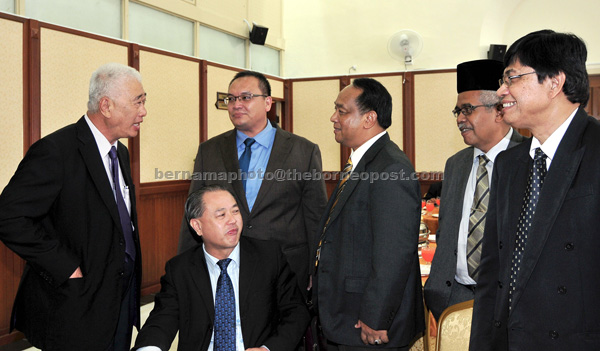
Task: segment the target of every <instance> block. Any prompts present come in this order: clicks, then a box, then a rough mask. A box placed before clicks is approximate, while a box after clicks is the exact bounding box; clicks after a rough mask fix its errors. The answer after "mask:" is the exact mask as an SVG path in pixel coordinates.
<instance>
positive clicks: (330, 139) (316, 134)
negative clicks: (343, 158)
mask: <svg viewBox="0 0 600 351" xmlns="http://www.w3.org/2000/svg"><path fill="white" fill-rule="evenodd" d="M339 92H340V81H339V80H338V79H330V80H315V81H299V82H294V83H293V95H294V97H293V116H294V117H293V119H294V134H298V135H300V136H303V137H305V138H307V139H308V140H310V141H312V142H313V143H317V144H318V145H319V148H320V149H321V158H322V159H323V170H324V171H339V170H340V144H338V143H337V142H336V141H335V137H334V134H333V123H331V122H330V121H329V118H331V115H332V114H333V111H334V110H333V107H334V102H335V99H336V98H337V95H338V94H339Z"/></svg>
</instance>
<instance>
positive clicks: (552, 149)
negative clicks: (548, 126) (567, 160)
mask: <svg viewBox="0 0 600 351" xmlns="http://www.w3.org/2000/svg"><path fill="white" fill-rule="evenodd" d="M578 109H579V108H576V109H575V111H573V112H572V113H571V115H570V116H569V118H567V119H566V120H565V121H564V122H563V123H562V124H561V125H560V127H558V128H556V130H555V131H554V132H553V133H552V134H551V135H550V137H548V139H546V141H545V142H544V144H540V141H539V140H538V138H536V137H535V136H533V137H532V138H531V147H530V148H529V155H530V156H531V158H534V156H535V149H537V148H538V147H540V148H542V151H543V152H544V154H546V157H548V158H549V159H550V161H552V159H553V158H554V154H555V153H556V149H558V145H559V144H560V141H561V140H562V138H563V137H564V136H565V133H566V132H567V129H568V128H569V125H570V124H571V122H572V121H573V117H575V114H576V113H577V110H578Z"/></svg>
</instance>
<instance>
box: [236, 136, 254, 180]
mask: <svg viewBox="0 0 600 351" xmlns="http://www.w3.org/2000/svg"><path fill="white" fill-rule="evenodd" d="M255 142H256V140H254V139H252V138H247V139H246V140H244V144H245V145H246V149H245V150H244V153H242V156H240V171H241V174H242V185H243V186H244V190H246V179H247V178H248V167H249V166H250V157H251V156H252V149H251V147H252V144H254V143H255Z"/></svg>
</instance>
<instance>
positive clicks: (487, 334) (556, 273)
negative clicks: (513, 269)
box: [470, 108, 600, 351]
mask: <svg viewBox="0 0 600 351" xmlns="http://www.w3.org/2000/svg"><path fill="white" fill-rule="evenodd" d="M530 145H531V141H527V142H524V143H522V144H521V145H519V146H516V147H514V148H512V149H510V150H507V151H505V152H504V153H502V154H501V155H499V156H498V158H497V159H496V165H495V167H494V176H493V179H492V190H491V196H490V206H489V209H488V215H487V221H486V227H485V236H484V243H483V253H482V258H481V267H482V271H481V275H480V279H479V280H480V281H479V282H478V288H477V292H476V294H475V306H474V311H473V324H472V329H471V346H470V349H471V350H477V351H480V350H600V337H599V336H600V314H599V313H598V311H600V275H599V274H600V273H599V272H600V270H599V268H600V255H598V248H600V216H599V215H598V214H599V213H600V196H598V194H599V193H600V176H599V175H600V161H599V159H598V157H599V155H600V124H599V123H598V121H597V120H595V119H594V118H592V117H589V116H588V115H587V114H586V113H585V111H584V110H583V108H580V109H579V111H578V112H577V113H576V115H575V117H574V118H573V120H572V122H571V124H570V126H569V128H568V129H567V131H566V133H565V135H564V137H563V139H562V141H561V142H560V145H559V146H558V149H557V150H556V154H555V155H554V158H553V159H552V163H551V164H550V169H549V170H548V173H547V174H546V177H545V179H544V185H543V187H542V190H541V193H540V197H539V200H538V204H537V208H536V213H535V215H534V217H533V223H532V226H531V229H530V231H529V234H528V239H527V244H526V247H525V251H524V253H523V258H522V260H521V266H520V272H519V275H518V277H517V281H516V291H515V294H514V295H513V304H512V309H511V310H510V311H509V309H508V289H509V280H510V266H511V259H512V254H513V250H514V247H515V239H516V231H517V230H516V229H517V222H518V219H519V215H520V212H521V206H522V204H523V197H524V195H525V189H526V187H527V178H528V175H529V170H530V168H531V165H532V163H533V161H532V159H531V157H530V156H529V148H530Z"/></svg>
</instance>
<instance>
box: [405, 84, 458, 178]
mask: <svg viewBox="0 0 600 351" xmlns="http://www.w3.org/2000/svg"><path fill="white" fill-rule="evenodd" d="M455 105H456V73H454V72H452V73H435V74H415V158H416V161H415V163H416V167H415V168H416V169H417V171H419V172H426V171H443V170H444V166H445V164H446V160H447V159H448V157H450V156H452V155H453V154H455V153H456V152H458V151H459V150H462V149H463V148H465V144H464V143H463V139H462V137H461V136H460V133H459V132H458V129H457V128H456V119H455V118H454V116H453V115H452V113H451V112H450V111H452V109H453V108H454V106H455Z"/></svg>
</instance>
